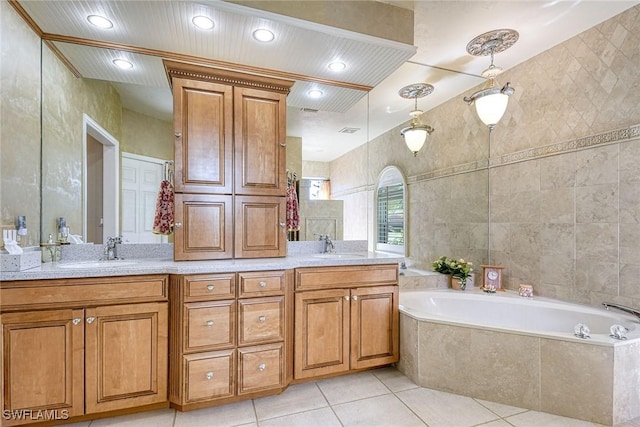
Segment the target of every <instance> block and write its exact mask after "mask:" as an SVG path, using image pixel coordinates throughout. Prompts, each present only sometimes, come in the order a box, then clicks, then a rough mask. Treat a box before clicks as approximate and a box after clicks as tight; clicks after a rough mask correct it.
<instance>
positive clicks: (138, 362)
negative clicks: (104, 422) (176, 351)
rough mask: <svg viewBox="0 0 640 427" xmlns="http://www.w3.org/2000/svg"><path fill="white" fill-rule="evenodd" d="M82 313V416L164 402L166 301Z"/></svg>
mask: <svg viewBox="0 0 640 427" xmlns="http://www.w3.org/2000/svg"><path fill="white" fill-rule="evenodd" d="M85 312H86V315H85V331H86V335H85V340H86V348H85V363H86V371H85V386H86V391H85V392H86V394H85V406H86V412H87V414H91V413H96V412H105V411H113V410H117V409H125V408H133V407H136V406H143V405H150V404H154V403H161V402H166V401H167V377H168V375H167V366H168V365H167V363H168V362H167V358H168V354H169V348H168V332H169V331H168V303H166V302H162V303H147V304H129V305H118V306H105V307H96V308H87V309H86V310H85Z"/></svg>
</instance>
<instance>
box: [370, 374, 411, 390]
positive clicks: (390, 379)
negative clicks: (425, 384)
mask: <svg viewBox="0 0 640 427" xmlns="http://www.w3.org/2000/svg"><path fill="white" fill-rule="evenodd" d="M373 375H375V376H376V378H378V379H379V380H380V381H382V383H383V384H384V385H386V386H387V387H388V388H389V390H391V391H392V392H394V393H396V392H398V391H403V390H409V389H412V388H416V387H418V386H417V385H416V384H415V383H414V382H413V381H411V380H410V379H409V378H407V377H406V376H405V375H404V374H402V372H400V371H398V370H397V369H396V368H382V369H377V370H375V371H373Z"/></svg>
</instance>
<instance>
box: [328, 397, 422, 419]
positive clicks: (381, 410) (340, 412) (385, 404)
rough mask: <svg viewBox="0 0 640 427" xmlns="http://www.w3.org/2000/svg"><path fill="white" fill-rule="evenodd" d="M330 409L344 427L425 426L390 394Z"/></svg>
mask: <svg viewBox="0 0 640 427" xmlns="http://www.w3.org/2000/svg"><path fill="white" fill-rule="evenodd" d="M332 408H333V410H334V412H335V413H336V415H337V416H338V418H339V419H340V421H341V422H342V425H343V426H345V427H351V426H363V427H373V426H380V427H390V426H402V427H412V426H417V427H424V426H425V425H426V424H425V423H423V422H422V420H420V418H418V417H417V416H416V415H415V414H414V413H413V412H411V410H410V409H409V408H407V407H406V406H405V405H404V404H403V403H402V402H401V401H400V399H398V398H397V397H396V396H394V395H392V394H386V395H384V396H377V397H371V398H368V399H362V400H356V401H355V402H349V403H343V404H341V405H336V406H333V407H332Z"/></svg>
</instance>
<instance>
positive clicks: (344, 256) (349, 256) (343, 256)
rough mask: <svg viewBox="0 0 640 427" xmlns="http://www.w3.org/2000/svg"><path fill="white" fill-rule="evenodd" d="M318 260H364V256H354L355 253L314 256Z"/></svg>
mask: <svg viewBox="0 0 640 427" xmlns="http://www.w3.org/2000/svg"><path fill="white" fill-rule="evenodd" d="M314 257H316V258H325V259H357V258H364V257H365V256H364V255H363V254H353V253H343V254H317V255H314Z"/></svg>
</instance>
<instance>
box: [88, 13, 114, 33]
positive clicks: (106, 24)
mask: <svg viewBox="0 0 640 427" xmlns="http://www.w3.org/2000/svg"><path fill="white" fill-rule="evenodd" d="M87 21H89V22H90V23H91V24H92V25H95V26H96V27H98V28H103V29H105V30H107V29H109V28H113V22H111V21H109V20H108V19H107V18H105V17H104V16H100V15H89V16H87Z"/></svg>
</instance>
